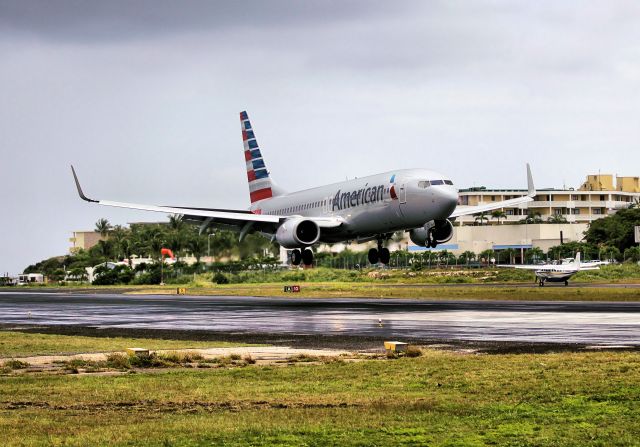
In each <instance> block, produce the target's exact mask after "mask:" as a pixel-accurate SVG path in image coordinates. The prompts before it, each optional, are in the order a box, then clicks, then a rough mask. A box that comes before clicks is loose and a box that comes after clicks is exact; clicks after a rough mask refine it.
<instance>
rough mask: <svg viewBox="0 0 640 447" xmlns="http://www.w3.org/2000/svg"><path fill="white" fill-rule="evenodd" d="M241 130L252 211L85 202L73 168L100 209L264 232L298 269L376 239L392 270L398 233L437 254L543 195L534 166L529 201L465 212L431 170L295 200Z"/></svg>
mask: <svg viewBox="0 0 640 447" xmlns="http://www.w3.org/2000/svg"><path fill="white" fill-rule="evenodd" d="M240 124H241V127H242V140H243V154H244V161H245V163H246V167H247V181H248V183H249V198H250V201H251V206H250V207H249V209H248V210H247V209H244V210H238V209H218V208H198V207H185V206H156V205H139V204H135V203H123V202H113V201H108V200H94V199H90V198H88V197H87V196H85V195H84V193H83V191H82V188H81V187H80V182H79V181H78V176H77V175H76V172H75V169H74V168H73V166H71V170H72V172H73V177H74V179H75V183H76V187H77V189H78V194H79V195H80V198H81V199H83V200H86V201H87V202H92V203H97V204H100V205H106V206H112V207H118V208H130V209H137V210H146V211H156V212H161V213H167V214H181V215H183V219H184V220H185V221H186V222H189V223H193V224H197V225H199V227H200V232H203V231H205V230H206V229H207V228H210V227H212V228H225V229H232V230H236V231H238V232H239V235H240V236H239V239H240V240H242V239H243V238H244V237H245V236H246V235H247V234H248V233H250V232H258V233H260V234H262V235H264V236H265V237H267V238H269V239H271V241H275V242H278V244H280V246H282V247H284V248H286V249H289V250H292V252H291V262H292V264H294V265H299V264H300V263H301V262H302V263H304V264H305V265H310V264H312V262H313V252H312V251H311V250H310V248H309V247H311V246H313V245H314V244H316V243H335V242H345V241H356V242H366V241H372V240H377V242H378V247H377V248H372V249H371V250H369V254H368V259H369V262H371V263H372V264H376V263H378V262H381V263H383V264H388V263H389V258H390V254H389V250H388V249H387V248H385V247H383V244H384V242H385V241H387V240H388V239H389V238H390V237H391V235H392V234H393V233H394V232H396V231H409V236H410V238H411V240H412V241H413V242H414V243H415V244H417V245H419V246H423V247H432V248H435V247H436V246H437V245H438V244H442V243H445V242H447V241H449V240H450V239H451V237H452V236H453V225H452V221H453V220H455V218H456V217H459V216H464V215H470V214H476V213H481V212H486V211H491V210H494V209H500V208H504V207H514V206H518V205H520V204H523V203H527V202H530V201H532V200H533V197H534V196H535V195H536V191H535V188H534V186H533V179H532V176H531V169H530V168H529V165H528V164H527V185H528V191H527V194H526V195H524V196H522V197H516V198H513V199H509V200H503V201H500V202H493V203H490V204H486V205H478V206H458V190H457V189H456V188H455V186H454V185H453V182H452V181H451V180H450V179H449V177H448V176H445V175H443V174H440V173H438V172H435V171H430V170H427V169H398V170H394V171H388V172H384V173H381V174H375V175H371V176H368V177H360V178H357V179H353V180H347V181H344V182H340V183H334V184H331V185H326V186H320V187H317V188H312V189H306V190H303V191H298V192H291V193H287V192H285V191H283V190H282V189H281V188H279V187H278V186H277V185H276V184H275V183H274V181H273V180H272V178H271V173H270V172H269V171H268V170H267V167H266V164H265V161H264V158H263V156H262V151H261V149H260V148H259V146H258V142H257V140H256V136H255V133H254V130H253V127H252V126H251V122H250V121H249V117H248V115H247V112H241V113H240Z"/></svg>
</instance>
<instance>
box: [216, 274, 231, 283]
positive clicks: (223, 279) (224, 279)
mask: <svg viewBox="0 0 640 447" xmlns="http://www.w3.org/2000/svg"><path fill="white" fill-rule="evenodd" d="M213 282H215V283H216V284H229V278H227V277H226V276H225V275H224V273H222V272H216V274H215V275H213Z"/></svg>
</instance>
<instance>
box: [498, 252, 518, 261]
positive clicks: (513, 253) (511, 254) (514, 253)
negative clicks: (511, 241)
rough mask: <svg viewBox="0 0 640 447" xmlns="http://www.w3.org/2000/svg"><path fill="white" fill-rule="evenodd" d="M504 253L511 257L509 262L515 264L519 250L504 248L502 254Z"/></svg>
mask: <svg viewBox="0 0 640 447" xmlns="http://www.w3.org/2000/svg"><path fill="white" fill-rule="evenodd" d="M502 253H504V254H505V255H506V256H507V257H508V258H509V264H513V263H514V258H515V256H516V254H517V253H518V252H517V251H516V250H515V249H513V248H507V249H506V250H503V251H502V252H501V254H502Z"/></svg>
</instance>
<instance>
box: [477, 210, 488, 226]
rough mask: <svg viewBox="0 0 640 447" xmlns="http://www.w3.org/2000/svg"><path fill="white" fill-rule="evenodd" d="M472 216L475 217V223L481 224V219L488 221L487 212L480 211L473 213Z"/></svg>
mask: <svg viewBox="0 0 640 447" xmlns="http://www.w3.org/2000/svg"><path fill="white" fill-rule="evenodd" d="M474 216H475V217H476V223H477V224H479V225H483V223H482V222H483V221H485V222H486V221H489V218H488V217H487V213H485V212H482V213H478V214H474Z"/></svg>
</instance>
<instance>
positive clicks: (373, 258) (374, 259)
mask: <svg viewBox="0 0 640 447" xmlns="http://www.w3.org/2000/svg"><path fill="white" fill-rule="evenodd" d="M367 258H368V259H369V262H370V263H371V264H377V263H378V261H379V260H380V255H379V254H378V250H377V249H376V248H372V249H371V250H369V254H368V255H367Z"/></svg>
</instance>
